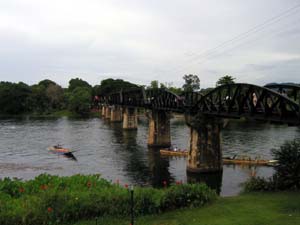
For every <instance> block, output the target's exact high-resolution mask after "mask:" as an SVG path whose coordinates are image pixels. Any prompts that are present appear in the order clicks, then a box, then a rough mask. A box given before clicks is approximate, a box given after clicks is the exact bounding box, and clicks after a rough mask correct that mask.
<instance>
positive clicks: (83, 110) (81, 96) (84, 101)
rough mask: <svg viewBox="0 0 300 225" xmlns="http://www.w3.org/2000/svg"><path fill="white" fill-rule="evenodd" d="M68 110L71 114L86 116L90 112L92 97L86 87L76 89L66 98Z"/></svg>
mask: <svg viewBox="0 0 300 225" xmlns="http://www.w3.org/2000/svg"><path fill="white" fill-rule="evenodd" d="M68 98H69V99H68V100H69V101H68V102H69V109H70V110H71V111H72V112H75V113H77V114H80V115H82V116H86V115H88V114H89V112H90V105H91V99H92V95H91V92H90V89H89V88H87V87H77V88H75V89H74V90H73V91H72V92H71V93H69V96H68Z"/></svg>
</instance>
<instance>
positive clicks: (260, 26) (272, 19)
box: [194, 4, 300, 59]
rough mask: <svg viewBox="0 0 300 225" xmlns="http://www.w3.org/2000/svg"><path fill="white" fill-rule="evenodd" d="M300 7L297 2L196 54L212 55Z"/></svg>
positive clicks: (197, 55)
mask: <svg viewBox="0 0 300 225" xmlns="http://www.w3.org/2000/svg"><path fill="white" fill-rule="evenodd" d="M299 7H300V4H297V5H295V6H293V7H291V8H289V9H287V10H285V11H283V12H281V13H280V14H278V15H276V16H273V17H271V18H270V19H267V20H266V21H264V22H263V23H261V24H258V25H256V26H254V27H252V28H250V29H249V30H247V31H245V32H243V33H241V34H239V35H237V36H235V37H233V38H232V39H229V40H227V41H225V42H222V43H221V44H219V45H217V46H215V47H213V48H211V49H207V50H205V51H203V52H202V53H199V54H196V57H197V58H198V57H199V56H205V55H210V54H212V53H213V52H214V51H216V50H217V49H219V48H223V47H224V46H226V45H228V44H230V43H232V42H234V41H239V40H242V39H244V38H247V37H248V36H249V35H250V34H253V33H257V32H259V31H261V30H264V28H265V27H267V26H269V25H272V24H275V23H277V22H279V21H280V20H281V19H283V18H285V17H288V16H290V15H292V14H294V13H295V12H293V13H290V12H292V11H294V10H296V9H298V8H299ZM196 57H194V59H197V58H196Z"/></svg>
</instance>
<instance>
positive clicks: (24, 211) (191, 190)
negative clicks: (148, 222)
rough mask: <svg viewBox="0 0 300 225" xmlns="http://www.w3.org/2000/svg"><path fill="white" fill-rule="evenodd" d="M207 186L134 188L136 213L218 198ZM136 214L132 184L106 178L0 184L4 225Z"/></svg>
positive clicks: (0, 221)
mask: <svg viewBox="0 0 300 225" xmlns="http://www.w3.org/2000/svg"><path fill="white" fill-rule="evenodd" d="M216 197H217V195H216V193H215V191H213V190H211V189H209V188H208V187H207V186H206V185H205V184H180V183H177V184H176V185H171V186H170V187H168V188H167V187H166V188H163V189H154V188H150V187H147V188H141V187H136V188H134V213H135V215H146V214H155V213H160V212H165V211H168V210H171V209H177V208H182V207H199V206H203V205H205V204H206V203H208V202H211V201H213V200H215V199H216ZM129 214H130V191H129V190H128V185H126V184H125V185H120V184H119V183H111V182H108V181H106V180H105V179H102V178H100V175H74V176H71V177H59V176H52V175H47V174H42V175H39V176H38V177H36V178H35V179H34V180H29V181H21V180H18V179H10V178H4V179H2V180H0V224H2V225H16V224H24V225H31V224H32V225H33V224H35V225H36V224H41V225H43V224H61V223H65V222H67V223H69V222H73V221H77V220H79V219H85V218H93V217H99V216H116V217H124V216H128V215H129Z"/></svg>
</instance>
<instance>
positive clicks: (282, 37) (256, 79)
mask: <svg viewBox="0 0 300 225" xmlns="http://www.w3.org/2000/svg"><path fill="white" fill-rule="evenodd" d="M299 40H300V1H299V0H251V1H245V0H227V1H221V0H201V1H200V0H0V80H5V81H12V82H18V81H23V82H26V83H28V84H34V83H37V82H39V81H40V80H42V79H46V78H47V79H51V80H54V81H56V82H57V83H59V84H60V85H62V86H67V85H68V81H69V80H70V79H71V78H75V77H80V78H82V79H84V80H86V81H88V82H89V83H91V84H92V85H95V84H99V83H100V81H101V80H103V79H106V78H109V77H112V78H121V79H124V80H128V81H131V82H135V83H138V84H149V83H150V81H151V80H159V81H160V82H161V83H172V84H173V85H175V86H178V87H179V86H182V84H183V79H182V77H183V75H184V74H196V75H198V76H199V77H200V80H201V87H202V88H206V87H209V86H214V85H215V83H216V81H217V80H218V78H219V77H221V76H224V75H226V74H229V75H231V76H234V77H236V78H237V80H236V81H237V82H246V83H254V84H259V85H263V84H265V83H268V82H286V81H291V82H298V83H300V41H299Z"/></svg>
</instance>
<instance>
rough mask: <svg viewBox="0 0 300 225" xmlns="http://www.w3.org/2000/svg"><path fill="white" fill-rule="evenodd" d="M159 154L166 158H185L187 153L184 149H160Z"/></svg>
mask: <svg viewBox="0 0 300 225" xmlns="http://www.w3.org/2000/svg"><path fill="white" fill-rule="evenodd" d="M159 152H160V154H161V155H166V156H187V155H188V151H187V150H186V149H184V150H182V149H167V148H166V149H160V151H159Z"/></svg>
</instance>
